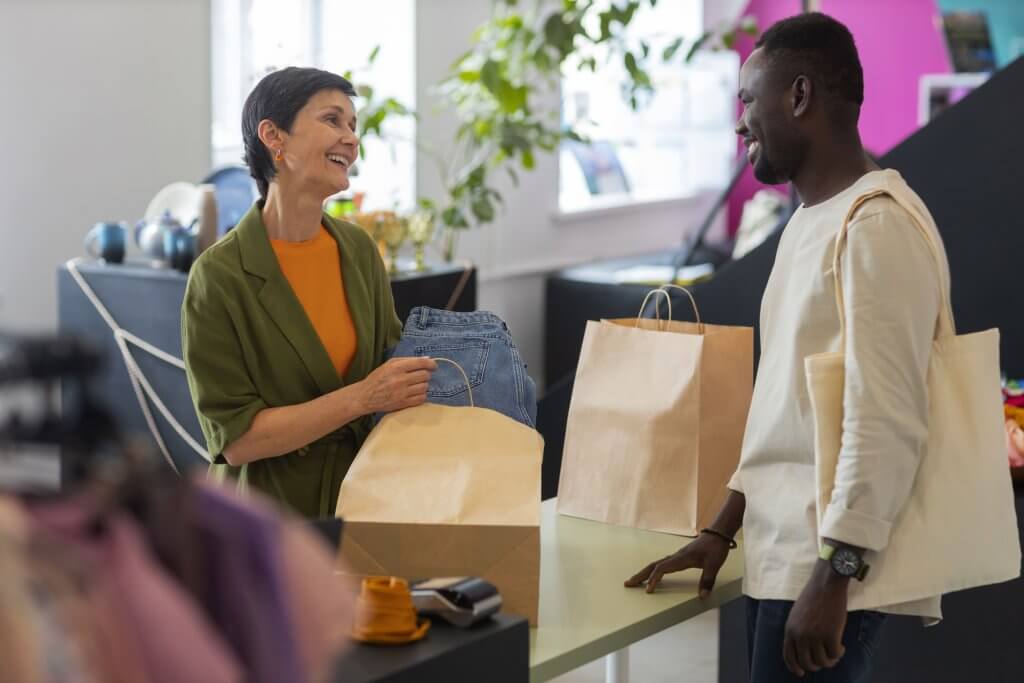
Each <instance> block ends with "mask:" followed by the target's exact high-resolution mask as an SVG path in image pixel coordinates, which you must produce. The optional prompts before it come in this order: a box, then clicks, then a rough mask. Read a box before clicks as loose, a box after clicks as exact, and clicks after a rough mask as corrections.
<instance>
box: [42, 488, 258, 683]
mask: <svg viewBox="0 0 1024 683" xmlns="http://www.w3.org/2000/svg"><path fill="white" fill-rule="evenodd" d="M28 511H29V514H30V515H31V516H32V518H33V520H34V522H35V523H36V524H37V525H38V526H39V527H40V528H41V529H45V530H48V531H49V532H51V533H53V534H55V535H56V536H58V537H59V538H61V539H62V540H63V541H65V542H66V543H68V544H69V546H70V547H71V548H73V549H74V550H75V551H76V552H77V553H79V554H81V555H82V557H83V558H84V559H85V560H86V561H88V562H89V564H90V565H91V567H92V568H93V571H92V572H91V577H90V578H91V580H92V581H93V582H94V583H95V584H96V585H97V587H98V590H99V591H101V593H102V594H103V595H104V599H107V600H108V605H109V606H110V608H111V612H112V614H113V615H115V618H116V619H117V620H118V621H119V622H120V623H121V624H122V625H123V626H124V628H123V630H122V635H123V636H124V637H127V638H130V639H131V640H132V641H134V643H133V644H134V647H135V648H136V649H137V651H138V652H139V653H140V655H141V660H142V662H143V665H144V668H145V674H146V680H149V681H153V682H154V683H175V682H177V681H192V680H196V681H198V680H202V681H210V682H211V683H213V682H223V683H230V682H234V681H241V680H242V668H241V666H240V665H239V663H238V661H237V660H236V659H235V657H234V655H233V654H232V652H231V649H230V648H229V647H228V645H227V643H226V642H225V640H224V639H223V638H222V637H221V634H220V633H218V631H217V630H216V629H215V628H214V627H213V625H212V624H211V623H210V622H209V621H208V620H207V618H206V616H205V615H204V614H203V613H202V611H201V610H200V609H199V608H198V607H197V606H196V605H195V603H194V602H193V601H192V599H191V596H189V595H188V594H187V593H186V592H185V591H184V590H183V589H182V588H181V587H179V586H178V585H177V584H176V583H175V582H174V581H173V580H172V579H171V578H170V577H169V576H168V575H167V574H166V572H165V571H164V570H163V569H162V568H161V567H160V566H159V564H158V563H157V562H156V561H155V560H154V559H153V558H152V557H151V555H150V553H149V550H148V549H147V547H146V545H145V542H144V540H143V537H142V535H141V532H140V531H139V529H138V526H137V525H136V524H135V522H133V521H132V520H131V519H129V518H128V517H126V516H124V515H122V514H117V515H111V516H108V517H106V518H104V522H103V528H102V531H101V533H96V532H95V530H94V528H93V526H92V521H93V520H92V518H91V517H90V515H89V510H88V508H87V507H86V506H85V505H83V504H82V502H81V501H76V500H58V501H53V502H41V503H37V504H33V505H30V506H29V507H28Z"/></svg>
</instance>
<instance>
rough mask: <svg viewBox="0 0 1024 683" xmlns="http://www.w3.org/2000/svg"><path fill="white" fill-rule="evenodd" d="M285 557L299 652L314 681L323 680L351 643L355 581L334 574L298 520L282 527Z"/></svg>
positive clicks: (324, 548) (327, 554) (323, 551)
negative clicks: (353, 582)
mask: <svg viewBox="0 0 1024 683" xmlns="http://www.w3.org/2000/svg"><path fill="white" fill-rule="evenodd" d="M281 557H282V559H283V560H284V575H285V580H286V581H287V584H288V595H289V597H290V600H289V603H290V607H291V610H292V614H293V616H294V619H295V625H296V628H297V629H298V635H299V645H300V652H301V654H302V659H303V661H304V662H305V664H306V670H307V671H309V672H311V674H312V679H313V680H322V679H323V678H324V677H325V676H326V675H327V674H328V673H329V670H330V666H331V665H332V664H333V662H334V661H336V660H337V658H338V656H339V655H340V654H341V653H342V652H344V650H345V649H346V648H347V647H348V645H349V644H350V643H351V639H350V637H349V633H350V631H351V629H352V619H353V616H354V614H355V592H356V588H355V585H354V584H352V583H351V579H350V577H349V575H347V574H336V573H335V570H334V558H333V557H332V555H331V553H330V552H329V551H328V549H327V546H326V545H325V544H324V543H323V542H322V541H321V540H320V539H318V538H317V537H316V536H314V535H313V533H312V531H311V530H310V529H309V528H308V527H306V526H305V525H303V524H301V523H300V522H298V521H297V520H294V521H291V522H290V523H286V524H284V525H283V526H282V529H281Z"/></svg>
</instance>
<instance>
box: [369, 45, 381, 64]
mask: <svg viewBox="0 0 1024 683" xmlns="http://www.w3.org/2000/svg"><path fill="white" fill-rule="evenodd" d="M378 54H380V45H376V46H374V48H373V49H372V50H371V51H370V56H369V58H368V59H367V61H368V62H369V63H370V64H373V61H374V60H375V59H377V55H378Z"/></svg>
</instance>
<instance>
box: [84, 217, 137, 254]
mask: <svg viewBox="0 0 1024 683" xmlns="http://www.w3.org/2000/svg"><path fill="white" fill-rule="evenodd" d="M127 234H128V231H127V229H126V228H125V226H124V224H122V223H97V224H96V225H94V226H92V229H91V230H90V231H89V232H88V233H86V235H85V252H86V253H87V254H89V256H91V257H93V258H98V259H103V260H104V261H106V262H107V263H121V262H123V261H124V251H125V245H126V244H127V240H128V237H127Z"/></svg>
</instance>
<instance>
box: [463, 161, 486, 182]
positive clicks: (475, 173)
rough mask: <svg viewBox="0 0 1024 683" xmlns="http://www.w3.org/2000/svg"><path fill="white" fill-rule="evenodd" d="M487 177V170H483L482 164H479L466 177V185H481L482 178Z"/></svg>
mask: <svg viewBox="0 0 1024 683" xmlns="http://www.w3.org/2000/svg"><path fill="white" fill-rule="evenodd" d="M486 177H487V169H486V168H484V165H483V164H480V165H479V166H477V167H476V168H474V169H473V170H472V171H470V173H469V175H468V176H466V184H468V185H471V186H473V185H482V184H483V182H484V178H486Z"/></svg>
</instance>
